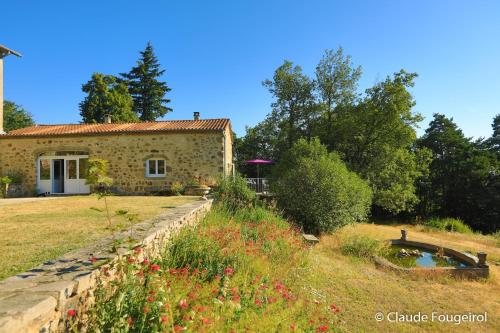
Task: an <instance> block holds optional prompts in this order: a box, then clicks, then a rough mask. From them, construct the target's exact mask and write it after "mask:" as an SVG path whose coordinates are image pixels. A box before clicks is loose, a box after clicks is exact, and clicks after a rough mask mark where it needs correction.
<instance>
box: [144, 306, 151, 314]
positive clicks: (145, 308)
mask: <svg viewBox="0 0 500 333" xmlns="http://www.w3.org/2000/svg"><path fill="white" fill-rule="evenodd" d="M149 311H151V310H149V307H147V306H145V307H144V308H143V309H142V312H144V313H149Z"/></svg>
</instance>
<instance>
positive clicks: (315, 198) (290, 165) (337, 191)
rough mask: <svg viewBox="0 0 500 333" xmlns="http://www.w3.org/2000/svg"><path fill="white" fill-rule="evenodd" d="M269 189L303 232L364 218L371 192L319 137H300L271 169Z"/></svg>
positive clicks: (337, 226)
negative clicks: (302, 138)
mask: <svg viewBox="0 0 500 333" xmlns="http://www.w3.org/2000/svg"><path fill="white" fill-rule="evenodd" d="M271 192H272V193H274V194H275V195H276V198H277V203H278V206H279V207H281V208H282V209H283V210H284V212H285V214H286V215H287V216H288V217H290V218H291V219H293V220H294V221H295V222H297V223H298V224H300V225H301V226H302V227H303V229H304V230H305V231H306V232H313V233H319V232H329V231H333V230H335V229H337V228H339V227H342V226H344V225H346V224H349V223H353V222H358V221H362V220H364V219H366V216H367V214H368V211H369V209H370V206H371V198H372V192H371V189H370V187H369V186H368V184H367V183H366V182H365V181H363V180H362V179H361V178H359V177H358V176H357V175H356V174H355V173H353V172H350V171H349V170H347V167H346V166H345V164H344V163H343V162H342V161H341V160H340V158H339V157H338V156H337V155H336V154H333V153H332V154H329V153H328V152H327V150H326V147H324V146H323V145H321V143H320V142H319V140H317V139H313V140H312V141H311V142H307V141H306V140H299V141H298V142H297V143H296V144H295V145H294V146H293V147H292V149H290V150H289V151H288V152H287V153H286V154H285V156H284V157H283V159H282V160H281V161H280V163H279V164H278V165H276V167H275V169H274V170H273V176H272V181H271Z"/></svg>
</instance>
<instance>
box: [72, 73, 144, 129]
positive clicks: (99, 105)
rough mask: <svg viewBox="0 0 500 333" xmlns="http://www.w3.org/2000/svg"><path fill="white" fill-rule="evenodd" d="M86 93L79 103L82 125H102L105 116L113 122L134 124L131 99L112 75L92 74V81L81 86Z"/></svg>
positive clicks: (123, 85)
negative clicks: (109, 116) (108, 116)
mask: <svg viewBox="0 0 500 333" xmlns="http://www.w3.org/2000/svg"><path fill="white" fill-rule="evenodd" d="M82 91H83V92H85V93H87V96H86V97H85V99H84V100H83V101H82V102H81V103H80V115H81V116H82V121H83V122H84V123H87V124H89V123H103V122H104V118H105V116H106V115H108V114H109V115H111V117H112V119H113V122H118V123H119V122H136V121H138V117H137V116H136V115H135V113H134V112H133V111H132V104H133V101H132V97H131V96H130V94H129V92H128V89H127V86H126V85H125V83H123V82H118V81H117V78H116V77H114V76H112V75H104V74H101V73H94V74H92V79H91V80H90V81H88V82H87V83H86V84H84V85H83V86H82Z"/></svg>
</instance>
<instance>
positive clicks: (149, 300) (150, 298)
mask: <svg viewBox="0 0 500 333" xmlns="http://www.w3.org/2000/svg"><path fill="white" fill-rule="evenodd" d="M154 300H155V299H154V298H153V297H152V296H148V298H146V301H148V302H149V303H151V302H153V301H154Z"/></svg>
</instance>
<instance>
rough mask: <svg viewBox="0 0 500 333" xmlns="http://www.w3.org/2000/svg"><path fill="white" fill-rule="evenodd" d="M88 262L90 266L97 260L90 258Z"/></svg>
mask: <svg viewBox="0 0 500 333" xmlns="http://www.w3.org/2000/svg"><path fill="white" fill-rule="evenodd" d="M89 261H90V263H91V264H95V263H96V261H97V258H95V257H92V258H90V259H89Z"/></svg>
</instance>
